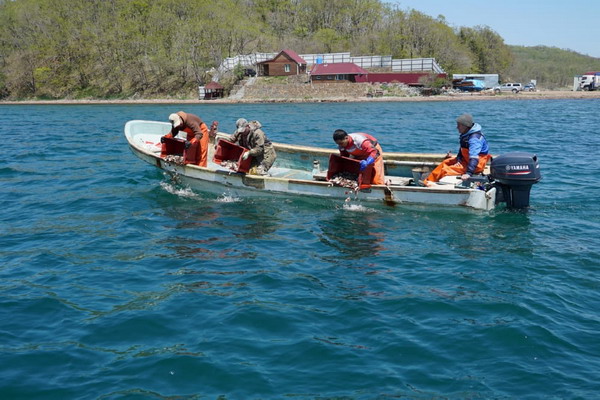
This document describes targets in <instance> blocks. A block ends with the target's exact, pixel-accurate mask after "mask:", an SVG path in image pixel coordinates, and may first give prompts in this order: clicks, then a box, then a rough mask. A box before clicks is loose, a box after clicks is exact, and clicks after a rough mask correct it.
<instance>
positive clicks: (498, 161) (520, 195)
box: [490, 152, 542, 209]
mask: <svg viewBox="0 0 600 400" xmlns="http://www.w3.org/2000/svg"><path fill="white" fill-rule="evenodd" d="M490 176H491V178H492V179H493V181H494V186H496V187H497V188H498V189H501V190H498V189H497V193H498V196H499V197H497V198H496V200H497V201H496V202H500V201H504V202H506V206H507V207H508V208H517V209H520V208H527V207H529V192H530V190H531V186H533V184H535V183H538V182H539V181H540V179H542V174H541V173H540V166H539V164H538V158H537V155H535V154H531V153H519V152H516V153H506V154H502V155H500V156H498V157H496V158H494V159H493V160H492V165H491V174H490ZM500 196H501V197H500Z"/></svg>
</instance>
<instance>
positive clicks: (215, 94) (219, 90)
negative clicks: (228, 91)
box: [204, 81, 225, 100]
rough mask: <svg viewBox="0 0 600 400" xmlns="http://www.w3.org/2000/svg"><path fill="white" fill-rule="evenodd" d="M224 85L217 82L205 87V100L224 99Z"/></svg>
mask: <svg viewBox="0 0 600 400" xmlns="http://www.w3.org/2000/svg"><path fill="white" fill-rule="evenodd" d="M224 89H225V88H224V87H223V85H221V84H220V83H217V82H215V81H212V82H210V83H209V84H208V85H206V86H204V100H210V99H217V98H220V97H223V91H224Z"/></svg>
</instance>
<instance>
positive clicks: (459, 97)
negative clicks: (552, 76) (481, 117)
mask: <svg viewBox="0 0 600 400" xmlns="http://www.w3.org/2000/svg"><path fill="white" fill-rule="evenodd" d="M550 99H552V100H568V99H600V91H593V92H576V91H570V90H563V91H536V92H520V93H517V94H512V93H501V94H493V93H456V94H446V95H435V96H411V97H391V96H385V97H371V98H368V97H354V98H349V97H332V98H324V99H295V98H289V99H271V100H261V99H241V100H230V99H227V98H224V99H212V100H199V99H110V100H103V99H78V100H70V99H62V100H18V101H14V100H13V101H2V100H0V105H45V104H48V105H61V104H64V105H82V104H271V103H369V102H422V101H431V102H437V101H478V100H485V101H490V100H495V101H498V100H550Z"/></svg>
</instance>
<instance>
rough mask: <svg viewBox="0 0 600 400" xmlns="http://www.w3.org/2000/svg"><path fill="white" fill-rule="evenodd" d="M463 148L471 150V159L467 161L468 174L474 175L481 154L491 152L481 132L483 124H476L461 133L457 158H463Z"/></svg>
mask: <svg viewBox="0 0 600 400" xmlns="http://www.w3.org/2000/svg"><path fill="white" fill-rule="evenodd" d="M462 149H468V150H469V159H468V160H465V161H467V174H469V175H472V174H473V171H475V167H477V163H478V162H479V156H480V155H487V154H489V152H490V149H489V147H488V143H487V140H485V136H483V133H481V125H479V124H477V123H476V124H474V125H473V127H471V129H470V130H469V131H468V132H467V133H463V134H462V135H460V149H459V150H458V156H457V160H458V161H461V160H462V158H463V157H462V151H461V150H462Z"/></svg>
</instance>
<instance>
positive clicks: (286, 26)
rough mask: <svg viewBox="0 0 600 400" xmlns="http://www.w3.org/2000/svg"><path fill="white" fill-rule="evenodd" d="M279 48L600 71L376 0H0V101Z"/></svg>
mask: <svg viewBox="0 0 600 400" xmlns="http://www.w3.org/2000/svg"><path fill="white" fill-rule="evenodd" d="M284 48H290V49H293V50H295V51H296V52H298V53H323V52H341V51H350V52H351V53H352V54H353V55H371V54H383V55H391V56H393V57H394V58H414V57H434V58H436V59H437V61H438V63H440V64H441V65H442V66H443V68H444V69H445V70H446V71H447V72H448V73H449V74H452V73H471V72H473V73H475V72H478V73H498V74H500V75H501V77H502V79H503V80H509V78H510V79H512V78H513V77H514V79H519V80H522V81H526V80H528V79H538V83H539V84H540V85H544V84H546V85H547V86H564V85H566V84H567V83H568V82H569V81H570V80H571V81H572V76H573V75H575V74H579V73H582V72H585V71H584V70H587V69H597V70H600V67H598V66H597V64H598V61H599V60H598V59H594V58H590V57H585V56H581V55H578V54H576V53H573V52H564V53H557V52H556V51H555V50H553V49H548V48H539V52H536V53H534V52H533V50H531V52H530V50H529V49H527V48H519V47H509V46H507V45H506V44H504V40H503V39H502V38H501V37H500V36H499V35H498V34H497V33H495V32H494V31H493V30H491V29H490V28H489V27H485V26H476V27H472V28H467V27H461V28H457V29H453V28H451V27H449V26H448V25H447V23H446V21H445V19H444V17H443V16H439V17H437V18H433V17H430V16H427V15H425V14H422V13H420V12H417V11H414V10H403V9H400V8H398V7H397V6H394V5H391V4H388V3H386V2H385V1H380V0H219V1H214V0H13V1H3V0H0V98H12V99H24V98H45V99H58V98H129V97H145V98H154V97H171V98H185V97H195V96H196V94H197V86H198V85H202V84H205V83H208V82H209V81H210V80H211V78H212V75H213V74H214V71H215V68H216V67H218V66H219V64H220V63H221V61H222V60H223V59H224V58H226V57H230V56H235V55H237V54H249V53H253V52H276V51H279V50H281V49H284ZM533 49H538V48H533ZM554 56H556V57H558V59H553V57H554ZM551 65H552V67H551ZM594 65H596V66H594ZM240 73H241V70H240V68H237V69H236V70H235V71H233V73H232V74H231V75H232V76H231V77H226V78H224V79H222V80H221V82H222V83H223V82H227V83H228V85H230V86H232V85H233V84H234V83H235V82H236V81H237V80H238V79H239V77H240ZM226 88H228V87H227V86H226Z"/></svg>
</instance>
